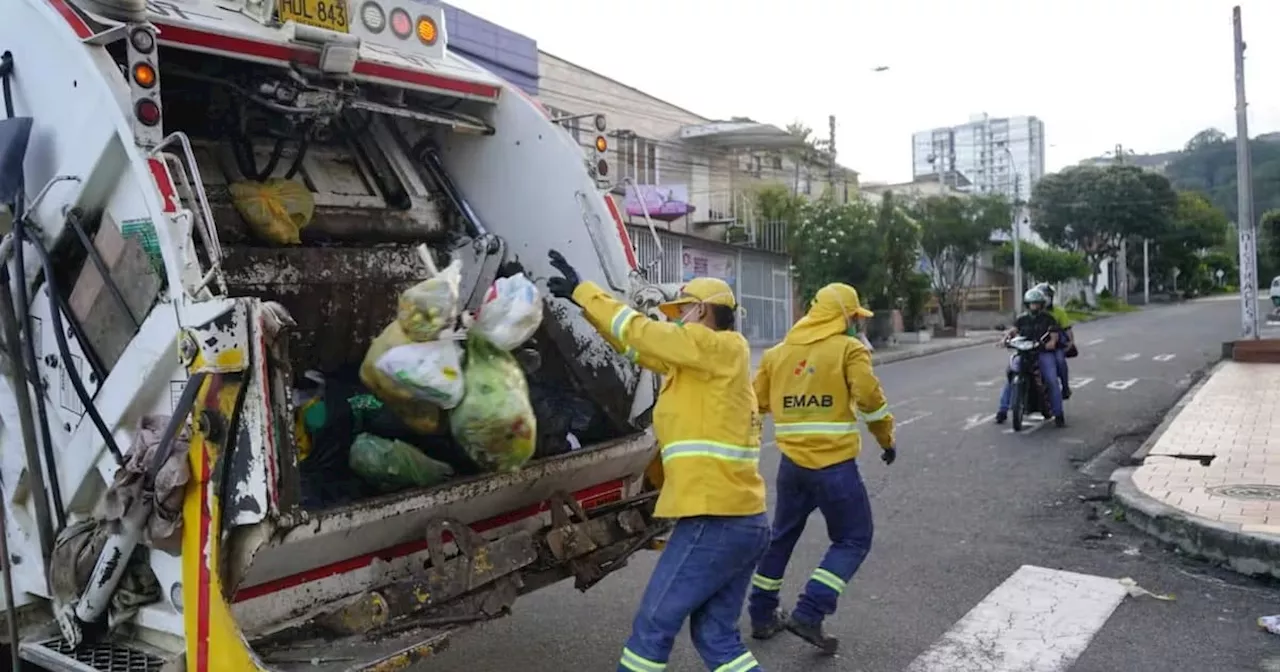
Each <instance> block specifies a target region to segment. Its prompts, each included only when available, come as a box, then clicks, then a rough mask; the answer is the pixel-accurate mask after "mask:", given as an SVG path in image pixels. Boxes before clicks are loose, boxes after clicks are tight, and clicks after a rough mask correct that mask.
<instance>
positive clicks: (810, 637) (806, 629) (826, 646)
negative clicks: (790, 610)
mask: <svg viewBox="0 0 1280 672" xmlns="http://www.w3.org/2000/svg"><path fill="white" fill-rule="evenodd" d="M787 630H790V631H791V634H793V635H795V636H796V637H799V638H800V639H803V640H804V641H806V642H809V643H810V644H812V645H814V646H816V647H818V648H819V649H821V650H822V652H823V653H826V654H833V653H835V652H836V649H838V648H840V640H839V639H837V638H835V637H832V636H831V635H828V634H827V633H825V632H823V630H822V623H805V622H803V621H797V620H796V617H795V616H792V617H791V618H789V619H787Z"/></svg>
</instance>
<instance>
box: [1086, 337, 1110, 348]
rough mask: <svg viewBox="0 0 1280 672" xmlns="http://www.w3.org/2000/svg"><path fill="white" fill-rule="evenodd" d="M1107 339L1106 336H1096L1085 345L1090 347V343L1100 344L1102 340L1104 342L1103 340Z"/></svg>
mask: <svg viewBox="0 0 1280 672" xmlns="http://www.w3.org/2000/svg"><path fill="white" fill-rule="evenodd" d="M1105 340H1107V339H1105V338H1095V339H1093V340H1092V341H1089V342H1088V343H1085V347H1088V346H1090V345H1097V344H1099V343H1101V342H1103V341H1105Z"/></svg>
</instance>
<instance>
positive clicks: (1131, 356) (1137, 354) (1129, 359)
mask: <svg viewBox="0 0 1280 672" xmlns="http://www.w3.org/2000/svg"><path fill="white" fill-rule="evenodd" d="M1141 356H1142V353H1140V352H1131V353H1129V354H1127V355H1120V361H1122V362H1132V361H1133V360H1135V359H1137V358H1139V357H1141Z"/></svg>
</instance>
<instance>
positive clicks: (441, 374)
mask: <svg viewBox="0 0 1280 672" xmlns="http://www.w3.org/2000/svg"><path fill="white" fill-rule="evenodd" d="M376 366H377V367H378V371H381V372H382V373H383V374H384V375H385V376H386V377H387V378H389V379H390V380H392V381H393V382H394V383H395V386H396V387H399V388H400V389H402V390H404V391H405V392H407V393H409V394H410V395H412V396H413V398H415V399H420V400H422V401H429V402H431V403H433V404H435V405H436V406H439V407H440V408H443V409H445V410H449V409H451V408H454V407H456V406H457V405H458V404H460V403H462V396H463V394H464V393H465V392H466V384H465V383H464V381H463V378H462V348H461V347H460V346H459V345H458V344H457V342H455V341H452V340H440V341H428V342H426V343H409V344H408V345H398V346H396V347H394V348H391V349H390V350H387V351H386V352H385V353H383V355H382V357H379V358H378V362H377V364H376Z"/></svg>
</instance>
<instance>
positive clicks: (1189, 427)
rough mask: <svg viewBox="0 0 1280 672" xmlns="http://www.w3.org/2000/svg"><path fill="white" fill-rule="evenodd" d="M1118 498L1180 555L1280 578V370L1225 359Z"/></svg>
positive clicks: (1151, 446) (1177, 413) (1154, 440)
mask: <svg viewBox="0 0 1280 672" xmlns="http://www.w3.org/2000/svg"><path fill="white" fill-rule="evenodd" d="M1144 454H1145V459H1143V462H1142V465H1141V466H1138V467H1128V468H1124V469H1119V470H1117V471H1116V472H1115V473H1114V474H1113V475H1112V477H1111V481H1112V486H1113V494H1114V496H1115V498H1116V500H1117V502H1118V503H1119V505H1120V506H1121V507H1122V508H1123V509H1124V510H1125V517H1126V519H1127V520H1128V522H1129V523H1131V524H1133V525H1134V526H1136V527H1138V528H1139V529H1141V530H1143V531H1145V532H1147V533H1149V534H1151V535H1153V536H1155V537H1156V538H1158V539H1160V540H1161V541H1164V542H1166V543H1170V544H1173V545H1175V546H1177V547H1178V548H1180V549H1181V550H1182V551H1184V552H1186V553H1188V554H1191V555H1195V556H1199V557H1201V558H1206V559H1209V560H1213V561H1217V562H1222V563H1224V564H1226V565H1227V566H1228V567H1229V568H1231V569H1233V570H1235V571H1238V572H1241V573H1243V574H1248V575H1270V576H1274V577H1278V578H1280V364H1256V363H1243V362H1237V361H1225V362H1222V363H1220V364H1219V365H1217V366H1216V367H1215V368H1214V369H1213V370H1212V371H1211V372H1210V374H1209V376H1208V377H1206V378H1205V379H1204V380H1203V381H1202V382H1201V383H1200V384H1199V385H1197V386H1195V387H1194V388H1192V389H1191V390H1190V391H1188V393H1187V394H1186V396H1184V397H1183V399H1182V400H1181V401H1179V402H1178V404H1177V405H1175V406H1174V407H1173V409H1171V410H1170V411H1169V415H1168V416H1166V418H1165V421H1164V423H1162V424H1161V426H1160V427H1159V428H1157V429H1156V432H1155V433H1154V434H1152V436H1151V438H1150V439H1148V441H1147V443H1146V444H1144V446H1143V448H1142V449H1140V450H1139V452H1138V455H1137V456H1136V457H1140V458H1141V457H1143V455H1144Z"/></svg>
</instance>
